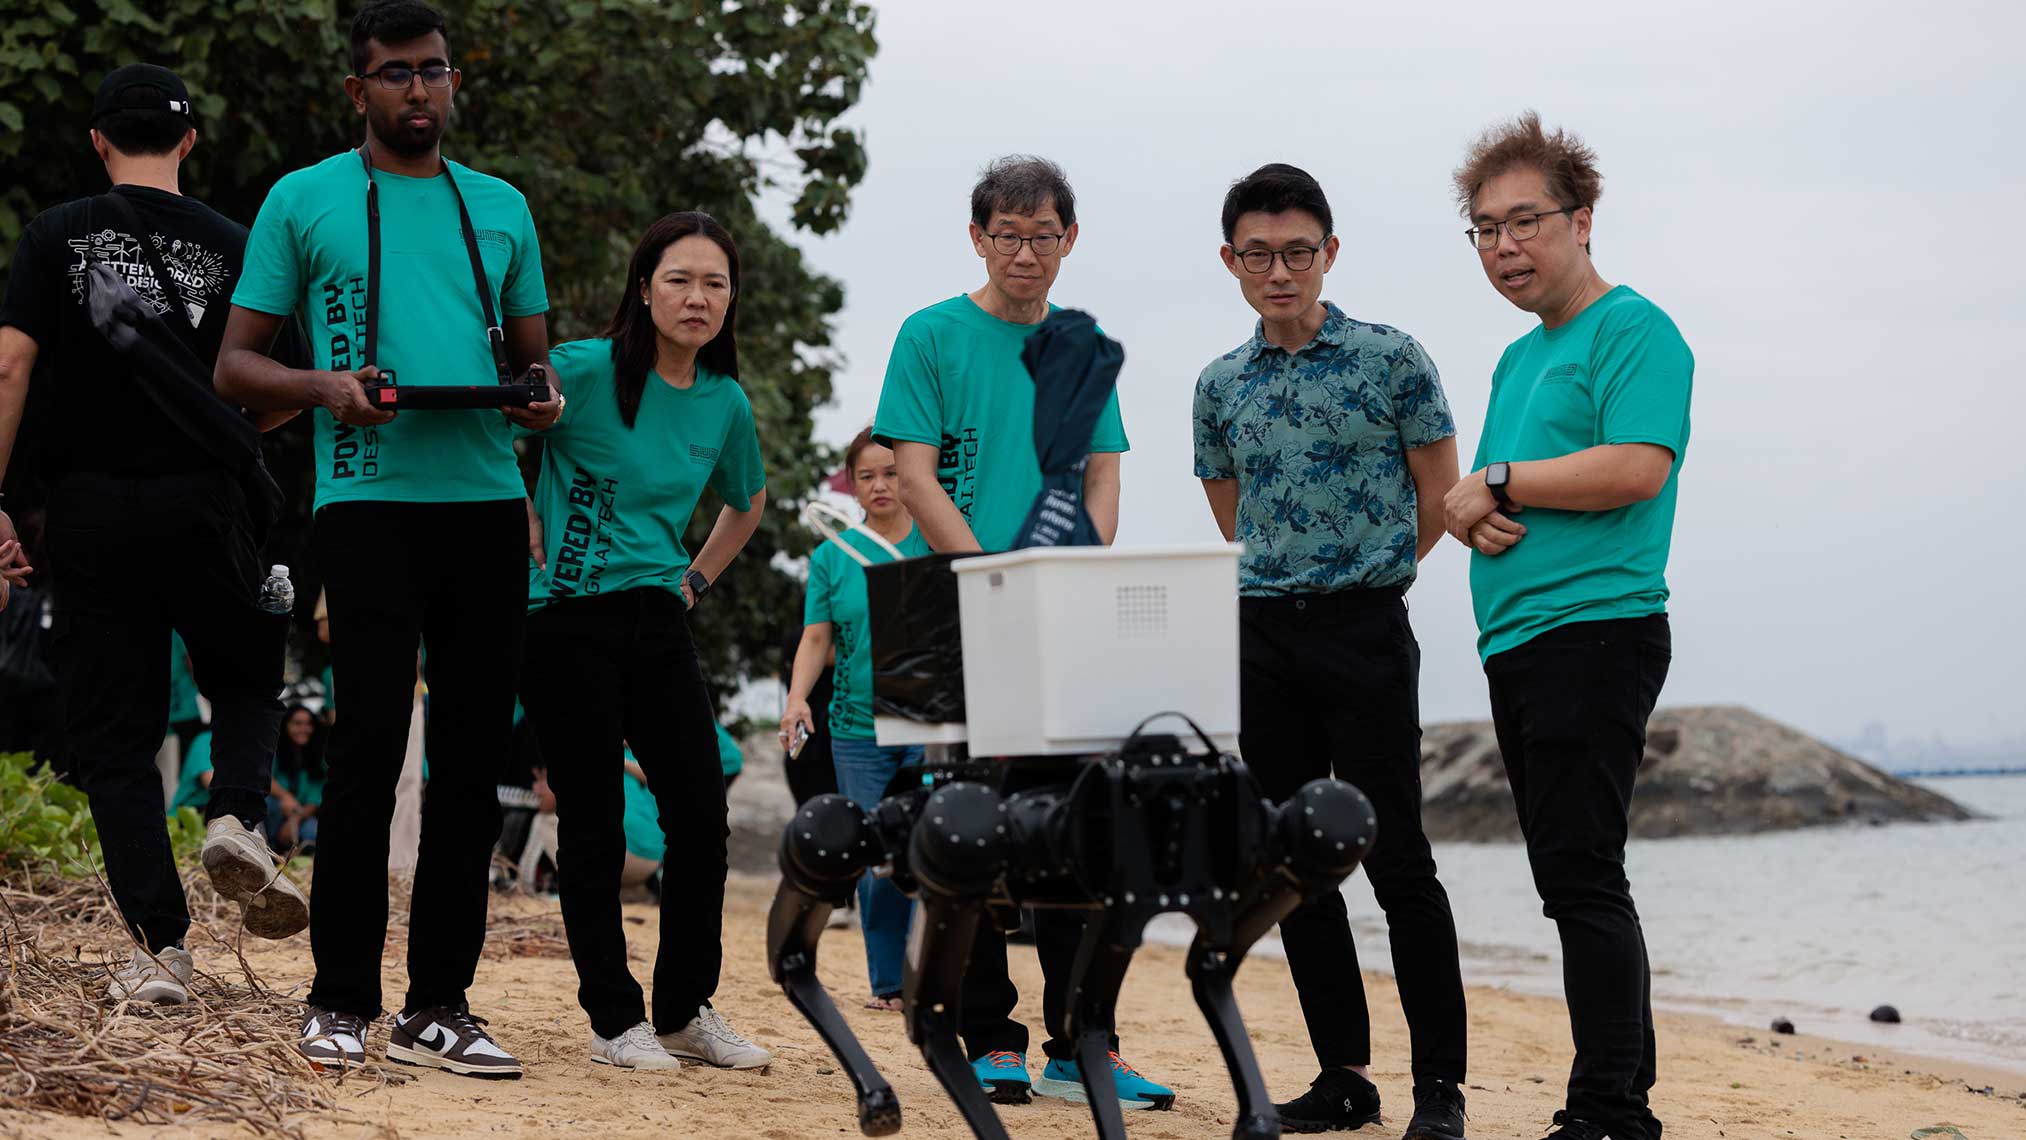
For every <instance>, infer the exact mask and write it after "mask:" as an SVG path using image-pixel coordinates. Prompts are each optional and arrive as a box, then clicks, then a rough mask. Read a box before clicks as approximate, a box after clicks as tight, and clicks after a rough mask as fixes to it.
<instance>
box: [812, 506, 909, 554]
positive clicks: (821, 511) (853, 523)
mask: <svg viewBox="0 0 2026 1140" xmlns="http://www.w3.org/2000/svg"><path fill="white" fill-rule="evenodd" d="M826 516H828V517H826ZM833 522H837V523H842V524H844V529H845V530H846V531H854V530H855V531H857V532H858V533H860V534H862V535H864V536H865V537H867V538H869V539H871V540H872V541H873V542H875V543H877V544H878V545H879V546H880V547H881V548H883V549H884V550H885V551H886V552H887V553H888V554H891V555H893V557H894V561H896V562H898V561H900V560H901V559H903V558H906V557H907V556H906V555H905V554H902V553H901V552H900V549H899V548H898V547H896V546H894V544H893V543H891V542H888V541H887V540H886V539H884V538H881V537H880V536H879V533H878V532H877V531H874V530H873V529H872V528H871V527H869V526H866V525H865V524H864V523H862V522H859V521H857V520H855V519H853V518H852V517H851V516H850V515H847V514H845V513H844V512H843V511H840V510H838V509H837V508H836V507H833V506H831V505H830V504H829V503H825V502H822V501H820V500H816V499H811V500H810V501H809V504H808V505H807V506H805V507H803V508H802V525H803V526H806V527H808V528H809V529H810V530H813V531H815V532H816V533H818V534H820V535H822V536H823V537H824V538H825V539H826V540H828V541H830V542H834V543H836V544H837V546H838V549H840V550H842V551H844V553H846V554H849V555H850V556H851V558H852V560H853V561H854V562H857V563H858V564H859V565H860V566H871V565H872V559H870V558H867V557H866V556H865V555H863V554H860V553H859V552H858V550H857V549H856V548H855V547H853V546H852V545H851V544H850V543H848V542H846V541H844V538H843V536H842V535H840V534H838V533H837V528H836V527H835V526H833V525H831V524H832V523H833Z"/></svg>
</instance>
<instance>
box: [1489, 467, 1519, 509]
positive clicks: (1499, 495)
mask: <svg viewBox="0 0 2026 1140" xmlns="http://www.w3.org/2000/svg"><path fill="white" fill-rule="evenodd" d="M1494 480H1496V482H1494ZM1510 482H1512V465H1511V464H1509V463H1506V462H1504V461H1503V460H1501V461H1499V462H1497V463H1493V464H1491V465H1489V466H1487V467H1486V468H1485V471H1484V485H1485V488H1486V489H1487V490H1489V491H1490V492H1491V497H1492V498H1494V499H1497V500H1498V505H1499V506H1501V507H1510V506H1512V496H1511V495H1510V494H1507V493H1506V489H1505V487H1506V484H1507V483H1510Z"/></svg>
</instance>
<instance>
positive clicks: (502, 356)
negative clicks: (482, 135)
mask: <svg viewBox="0 0 2026 1140" xmlns="http://www.w3.org/2000/svg"><path fill="white" fill-rule="evenodd" d="M358 154H359V162H360V163H361V164H363V165H364V166H365V168H366V339H365V343H364V345H363V346H362V351H361V353H360V358H359V366H360V367H361V368H363V367H365V366H366V365H368V364H375V363H378V362H377V361H376V360H375V358H374V354H375V353H376V352H377V351H378V350H379V346H380V187H379V185H378V184H377V183H375V182H374V181H373V156H372V155H371V154H370V153H368V151H367V149H366V148H365V147H363V146H362V147H360V148H359V151H358ZM443 178H444V181H446V182H448V183H449V184H450V196H451V197H452V198H454V199H456V200H457V222H458V232H459V233H460V234H461V235H462V236H463V238H464V252H465V255H466V256H468V257H469V258H470V259H471V278H472V282H473V284H474V285H475V286H476V287H477V289H478V307H479V310H480V311H481V312H483V313H484V314H485V339H486V343H487V345H489V346H490V347H491V349H492V362H493V367H494V368H495V369H497V370H498V372H499V382H500V383H502V384H511V383H513V382H514V369H513V364H512V362H511V361H509V360H508V359H507V352H506V330H505V329H503V328H501V327H500V322H499V318H498V317H497V316H495V315H494V313H493V307H492V287H491V286H490V285H489V284H487V282H486V279H485V261H484V260H483V259H482V258H480V256H479V253H478V238H477V237H476V236H475V235H476V232H477V231H476V230H474V229H473V228H472V224H471V213H470V212H469V211H467V210H466V209H465V208H464V195H463V194H460V193H458V190H457V179H456V178H455V177H453V176H452V175H451V173H450V163H449V162H448V161H445V162H444V163H443Z"/></svg>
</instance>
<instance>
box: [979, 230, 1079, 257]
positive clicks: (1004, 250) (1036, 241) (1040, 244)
mask: <svg viewBox="0 0 2026 1140" xmlns="http://www.w3.org/2000/svg"><path fill="white" fill-rule="evenodd" d="M986 236H987V237H989V238H990V239H991V241H992V248H993V249H996V250H998V251H999V252H1000V253H1001V254H1004V255H1005V256H1007V257H1013V256H1015V255H1017V254H1018V253H1019V252H1020V247H1021V246H1023V245H1025V246H1029V247H1031V248H1032V249H1033V250H1034V256H1036V257H1047V256H1048V255H1049V254H1051V253H1054V252H1055V249H1056V247H1057V246H1059V245H1061V244H1062V235H1061V234H1035V235H1034V236H1033V237H1021V236H1020V235H1019V234H987V235H986Z"/></svg>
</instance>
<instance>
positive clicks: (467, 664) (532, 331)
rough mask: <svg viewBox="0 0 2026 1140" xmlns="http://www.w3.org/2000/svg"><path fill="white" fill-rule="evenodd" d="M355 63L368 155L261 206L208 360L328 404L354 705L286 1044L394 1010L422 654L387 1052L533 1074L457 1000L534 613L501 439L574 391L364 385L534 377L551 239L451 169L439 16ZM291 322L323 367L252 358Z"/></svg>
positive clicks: (396, 20) (383, 16) (335, 561)
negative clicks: (397, 818)
mask: <svg viewBox="0 0 2026 1140" xmlns="http://www.w3.org/2000/svg"><path fill="white" fill-rule="evenodd" d="M351 63H352V70H353V74H352V75H350V76H348V77H347V78H346V79H345V93H346V96H347V97H348V98H349V100H350V101H351V103H352V105H353V107H354V109H355V110H356V111H357V112H358V113H359V114H360V115H362V116H363V119H364V124H365V128H366V142H365V145H364V146H363V147H361V148H360V149H359V150H357V151H347V152H344V153H342V154H337V155H333V156H332V157H330V158H328V159H325V160H324V161H322V162H319V163H317V164H316V165H314V166H311V167H308V168H306V169H303V170H298V171H295V172H294V173H292V174H289V175H286V176H284V177H283V178H282V179H281V181H279V182H277V183H276V184H275V186H274V188H273V190H271V191H269V193H268V196H267V200H266V201H265V202H264V203H263V204H262V205H261V208H260V214H259V217H258V218H257V219H256V220H255V222H254V225H253V232H252V234H251V236H250V237H249V239H248V243H247V251H246V269H245V272H244V274H243V275H242V276H241V278H240V281H239V284H238V287H237V289H236V290H235V291H234V293H233V298H232V300H233V307H232V312H231V316H230V319H229V323H228V324H227V326H226V331H225V338H224V345H223V348H222V350H221V351H220V354H219V361H218V371H217V387H218V391H219V393H220V394H221V395H223V396H225V397H226V398H227V399H229V400H234V401H237V402H239V403H241V404H243V405H245V406H247V407H249V408H252V409H255V410H261V411H280V410H288V409H304V408H310V409H315V426H314V434H315V440H316V460H315V462H316V530H315V554H316V558H317V561H318V563H319V564H320V566H321V568H322V570H323V572H324V580H325V585H326V590H327V601H328V605H329V613H330V629H331V667H332V671H333V673H334V675H335V676H336V677H338V678H342V680H341V681H339V684H340V685H341V686H342V687H343V688H344V690H345V715H344V717H343V718H342V719H340V720H338V721H337V722H336V724H335V725H334V726H333V731H332V735H331V743H330V748H329V752H328V761H329V772H330V777H329V784H328V786H327V787H326V789H325V797H324V798H325V811H324V812H323V813H321V814H322V815H323V824H322V829H321V833H320V835H319V836H318V840H319V849H318V854H317V860H316V868H315V871H314V875H315V882H314V890H315V895H316V907H315V909H314V913H313V915H312V919H311V923H310V946H311V949H312V951H313V952H314V954H315V957H316V979H315V982H314V983H313V984H312V986H311V987H310V992H309V997H308V1004H309V1006H310V1008H309V1010H308V1014H307V1016H306V1017H305V1019H304V1021H303V1026H302V1040H301V1042H300V1043H299V1045H298V1048H299V1049H300V1050H301V1051H302V1052H303V1053H304V1055H305V1056H307V1057H309V1059H310V1060H312V1061H314V1062H316V1063H319V1064H329V1065H339V1066H344V1065H355V1064H361V1063H363V1062H364V1059H365V1038H366V1024H367V1022H369V1021H370V1020H371V1019H373V1018H375V1017H377V1016H378V1015H379V1013H380V1009H381V1005H380V997H381V993H380V953H381V950H382V949H383V946H384V943H385V934H386V926H387V904H388V898H387V893H386V891H385V890H384V889H383V888H384V886H385V881H386V880H385V874H386V867H387V857H388V829H389V817H390V814H391V812H392V810H393V804H394V787H395V784H396V782H397V781H398V780H399V778H400V773H401V766H402V760H403V758H404V756H405V754H406V746H407V733H408V721H409V712H410V709H411V704H412V699H413V693H414V685H415V669H416V659H417V651H418V649H419V648H423V647H425V646H426V649H427V651H428V656H429V688H430V704H429V716H428V719H427V722H426V723H427V730H426V731H427V734H428V740H427V742H426V748H427V752H428V756H429V765H430V783H429V809H428V810H429V828H428V835H427V836H426V837H425V839H424V842H423V845H422V851H421V856H420V862H419V864H418V866H417V868H416V872H415V891H414V898H413V900H412V903H411V906H410V910H411V913H412V914H413V916H414V924H415V929H414V931H413V933H412V935H411V939H410V945H411V946H413V947H415V948H416V950H415V951H414V952H413V953H411V955H410V957H409V962H408V973H409V988H408V993H407V996H406V999H405V1001H404V1003H403V1005H402V1010H401V1013H400V1015H399V1016H398V1017H397V1018H396V1019H395V1022H394V1028H393V1032H392V1038H391V1040H390V1042H389V1045H388V1049H387V1052H388V1056H389V1057H390V1058H391V1059H394V1060H400V1061H404V1062H408V1063H412V1064H418V1065H426V1066H432V1067H435V1068H441V1069H445V1070H447V1071H449V1072H453V1073H457V1074H460V1075H467V1076H483V1077H516V1076H519V1075H520V1074H521V1071H522V1069H521V1065H520V1062H519V1061H517V1060H515V1059H514V1058H513V1057H512V1056H511V1055H509V1054H508V1053H507V1052H506V1051H505V1050H503V1049H501V1048H499V1047H498V1045H497V1044H496V1043H495V1042H493V1041H492V1039H491V1037H490V1036H489V1035H488V1034H487V1033H486V1031H485V1030H484V1029H483V1028H482V1026H481V1024H480V1022H478V1021H477V1020H475V1019H473V1018H472V1017H470V1016H469V1015H468V1013H467V1007H466V1005H465V994H466V990H467V988H468V987H469V986H470V984H471V979H472V975H473V971H474V970H475V969H476V967H477V962H478V956H479V952H480V950H481V948H482V946H483V944H484V927H485V905H486V904H485V897H486V865H487V860H488V859H489V858H490V852H491V849H492V844H493V839H494V837H496V836H497V835H498V834H499V827H500V816H499V804H498V800H497V797H496V796H495V794H494V767H495V766H496V765H497V763H498V758H499V757H501V756H503V755H505V754H506V753H507V750H508V747H509V737H510V732H511V726H512V723H513V721H512V716H511V713H512V708H513V701H514V689H515V680H516V674H517V671H518V667H519V659H520V646H521V631H522V624H523V621H524V618H525V613H526V599H527V576H526V573H525V569H524V567H525V566H526V559H527V554H528V538H529V526H528V514H527V507H526V501H525V499H524V496H523V493H522V484H521V479H520V473H519V470H518V469H517V467H516V465H515V462H514V452H513V431H514V428H515V426H516V425H518V426H519V427H521V428H525V429H530V430H540V429H543V428H546V427H548V426H549V425H550V424H552V423H554V422H555V420H556V418H557V416H558V415H559V414H560V412H561V410H562V407H561V400H560V399H559V398H552V399H550V400H548V401H546V402H544V403H539V404H533V405H530V406H527V407H524V408H507V409H504V413H502V411H500V410H493V409H469V410H456V411H451V410H442V411H423V410H410V411H406V412H402V413H400V414H399V415H398V416H397V415H396V414H395V413H393V412H388V411H382V410H379V409H378V408H377V407H374V406H373V405H371V404H369V403H368V402H367V398H366V393H365V390H364V388H363V387H362V383H364V382H371V381H375V380H379V379H383V378H384V377H385V375H386V374H388V373H393V374H395V376H396V378H397V379H398V381H399V384H400V386H401V387H403V388H407V389H415V388H422V387H427V386H431V385H490V384H495V383H497V382H498V379H499V375H498V368H497V367H496V364H495V348H494V346H495V344H499V345H500V346H501V348H500V351H502V352H503V353H504V354H505V356H506V358H507V365H508V366H509V368H510V370H511V371H512V372H513V373H514V374H515V375H516V376H519V375H523V374H524V373H525V371H526V370H527V369H528V368H529V367H530V366H531V365H535V364H544V365H546V363H547V357H548V346H549V334H548V325H547V321H546V319H545V317H544V313H545V312H546V311H547V309H548V294H547V291H546V289H545V287H544V285H543V281H542V260H541V250H540V247H539V245H538V244H537V242H536V238H535V226H534V221H533V219H532V218H531V217H530V215H529V211H528V205H527V201H526V200H525V199H524V198H523V197H522V196H521V194H520V192H519V191H517V190H515V189H514V188H513V187H512V186H509V185H508V184H507V183H505V182H503V181H501V180H499V179H497V178H494V177H491V176H489V175H485V174H481V173H479V172H478V171H475V170H472V169H471V168H469V167H467V166H463V165H461V164H458V163H453V162H448V161H446V160H445V159H444V157H443V154H442V149H441V141H442V135H443V131H444V126H445V124H446V123H447V122H448V120H449V118H450V115H451V106H452V101H453V98H454V97H455V95H456V93H457V90H458V88H459V86H460V85H461V83H462V79H463V76H462V73H461V72H459V71H458V70H457V69H456V68H455V67H454V66H452V63H451V57H450V45H449V35H448V31H447V29H446V27H445V25H444V21H443V17H442V16H441V15H440V14H439V13H437V12H436V11H435V10H434V9H431V8H429V7H427V6H426V5H423V4H420V3H415V2H413V0H387V2H382V3H375V4H369V5H367V6H366V7H365V8H364V9H362V10H361V11H360V12H359V14H358V16H357V18H356V19H355V20H354V22H353V24H352V32H351ZM369 160H370V161H369ZM467 216H468V218H469V225H468V226H467V225H466V223H465V218H466V217H467ZM376 235H377V239H376ZM376 240H377V247H378V251H379V270H378V274H377V287H375V286H374V285H373V283H372V281H370V280H369V270H370V268H371V264H372V253H373V249H374V246H375V243H376ZM471 248H475V249H476V250H477V253H478V260H479V262H480V265H479V266H478V267H477V268H475V267H474V265H473V263H472V259H471V255H470V254H469V253H468V252H467V251H468V249H471ZM481 278H482V280H481ZM488 311H490V313H492V314H496V315H497V319H498V322H499V324H498V327H497V328H490V329H489V328H488V323H489V322H488V320H487V314H488ZM289 313H299V314H300V315H301V316H302V318H303V320H304V321H305V322H306V324H307V325H308V327H309V328H310V330H311V333H310V340H311V341H312V343H313V344H314V346H315V356H316V361H315V363H316V365H317V368H316V369H315V370H296V369H290V368H286V367H283V366H282V365H280V364H278V363H276V362H275V361H273V360H270V359H268V358H267V356H265V355H264V354H265V353H266V352H267V350H268V346H269V344H270V342H271V341H272V339H273V335H274V330H275V329H276V328H277V327H278V325H279V324H280V322H281V320H282V319H283V316H284V315H285V314H289ZM369 340H370V344H369V343H368V341H369ZM552 396H553V391H552Z"/></svg>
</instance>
